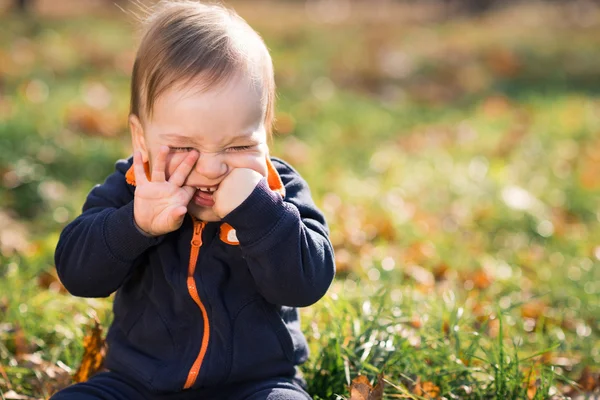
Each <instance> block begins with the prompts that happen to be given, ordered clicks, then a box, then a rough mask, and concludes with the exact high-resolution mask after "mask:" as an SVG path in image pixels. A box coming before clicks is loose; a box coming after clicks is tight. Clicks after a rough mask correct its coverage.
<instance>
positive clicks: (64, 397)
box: [50, 372, 311, 400]
mask: <svg viewBox="0 0 600 400" xmlns="http://www.w3.org/2000/svg"><path fill="white" fill-rule="evenodd" d="M92 399H95V400H98V399H102V400H213V399H214V400H217V399H218V400H221V399H223V400H310V399H311V397H310V396H309V395H308V394H307V393H306V392H305V391H304V389H302V386H301V383H300V381H299V380H296V379H291V378H276V379H270V380H267V381H260V382H247V383H243V384H238V385H236V386H235V387H226V388H211V389H199V390H192V389H190V390H185V391H183V392H180V393H171V394H156V393H152V392H150V391H148V390H147V389H145V388H143V387H141V386H140V385H138V384H135V383H133V382H130V381H129V380H126V379H125V378H123V377H122V376H121V375H118V374H116V373H114V372H102V373H99V374H97V375H94V376H93V377H92V378H91V379H90V380H88V381H87V382H84V383H78V384H75V385H72V386H69V387H68V388H66V389H63V390H61V391H60V392H58V393H56V394H55V395H54V396H52V397H51V398H50V400H92Z"/></svg>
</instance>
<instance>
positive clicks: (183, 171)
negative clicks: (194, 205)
mask: <svg viewBox="0 0 600 400" xmlns="http://www.w3.org/2000/svg"><path fill="white" fill-rule="evenodd" d="M198 156H199V154H198V152H197V151H190V154H188V155H187V157H185V158H184V160H183V161H182V162H181V164H179V165H178V166H177V168H176V169H175V171H174V172H173V174H172V175H171V177H170V178H169V182H170V183H174V184H175V185H177V186H183V184H184V182H185V180H186V179H187V177H188V175H189V174H190V172H192V169H193V168H194V165H196V161H197V160H198Z"/></svg>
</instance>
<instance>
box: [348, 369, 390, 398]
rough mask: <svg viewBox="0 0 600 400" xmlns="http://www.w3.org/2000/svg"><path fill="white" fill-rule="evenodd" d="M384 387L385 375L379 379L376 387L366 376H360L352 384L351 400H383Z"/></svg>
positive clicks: (381, 375)
mask: <svg viewBox="0 0 600 400" xmlns="http://www.w3.org/2000/svg"><path fill="white" fill-rule="evenodd" d="M383 386H384V384H383V374H380V375H379V376H378V377H377V384H376V385H375V387H373V386H372V385H371V382H369V379H368V378H367V377H366V376H364V375H359V376H357V377H356V378H354V379H353V380H352V383H351V384H350V400H382V399H383Z"/></svg>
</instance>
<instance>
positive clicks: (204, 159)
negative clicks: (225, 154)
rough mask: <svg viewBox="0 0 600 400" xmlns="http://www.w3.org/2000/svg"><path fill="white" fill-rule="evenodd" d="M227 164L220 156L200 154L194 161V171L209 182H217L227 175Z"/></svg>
mask: <svg viewBox="0 0 600 400" xmlns="http://www.w3.org/2000/svg"><path fill="white" fill-rule="evenodd" d="M227 168H228V167H227V164H226V163H225V161H224V160H223V159H222V157H221V156H220V154H211V153H201V154H200V157H198V161H196V166H195V170H196V172H197V173H198V174H200V175H201V176H203V177H205V178H206V179H209V180H218V179H219V178H221V177H222V176H223V175H225V174H227Z"/></svg>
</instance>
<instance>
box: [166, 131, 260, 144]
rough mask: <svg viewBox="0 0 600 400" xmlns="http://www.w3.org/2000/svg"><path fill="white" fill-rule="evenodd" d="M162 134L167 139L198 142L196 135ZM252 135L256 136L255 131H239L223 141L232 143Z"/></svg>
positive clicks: (249, 137)
mask: <svg viewBox="0 0 600 400" xmlns="http://www.w3.org/2000/svg"><path fill="white" fill-rule="evenodd" d="M161 136H162V137H163V138H165V139H173V140H179V141H190V142H193V143H196V140H195V138H194V137H190V136H186V135H182V134H179V133H165V134H162V135H161ZM252 136H254V131H247V132H242V133H239V134H237V135H235V136H232V137H228V138H225V139H224V140H223V142H227V143H230V142H234V141H236V140H240V139H251V138H252Z"/></svg>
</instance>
